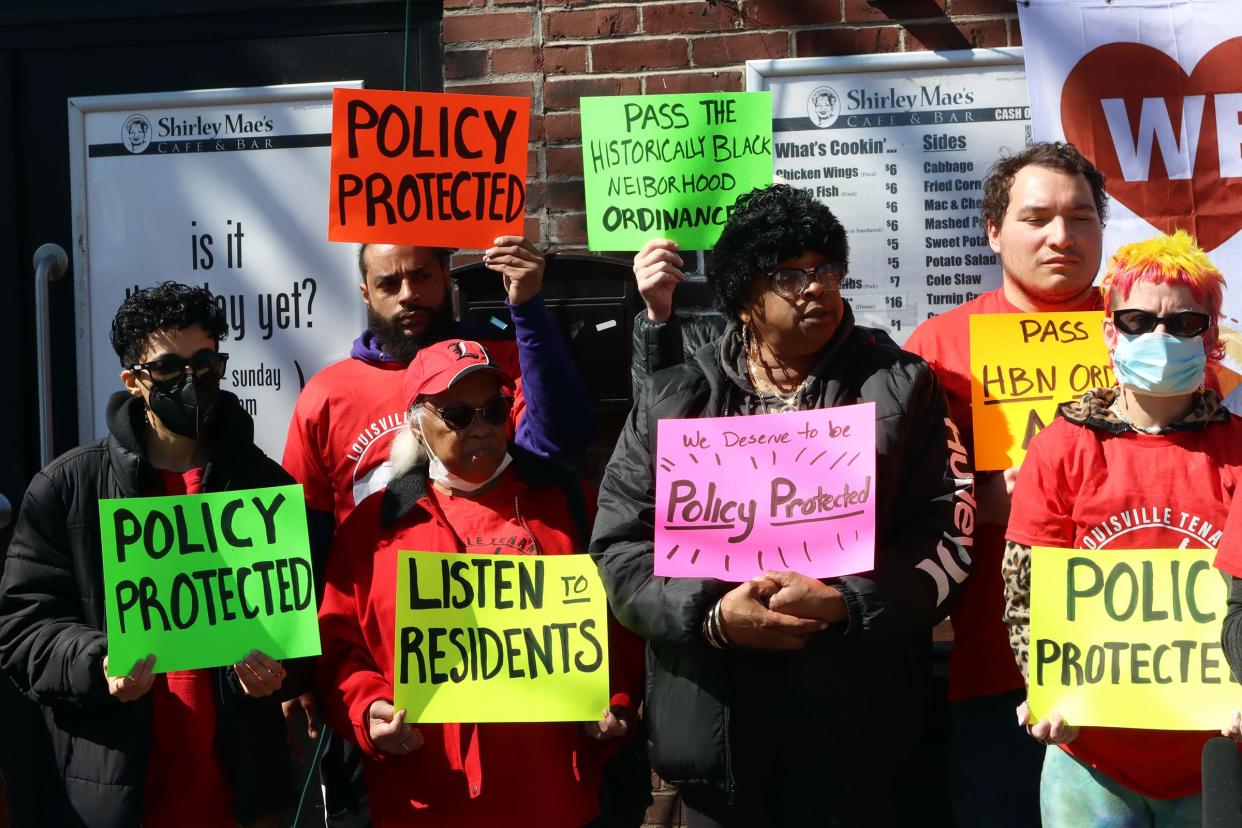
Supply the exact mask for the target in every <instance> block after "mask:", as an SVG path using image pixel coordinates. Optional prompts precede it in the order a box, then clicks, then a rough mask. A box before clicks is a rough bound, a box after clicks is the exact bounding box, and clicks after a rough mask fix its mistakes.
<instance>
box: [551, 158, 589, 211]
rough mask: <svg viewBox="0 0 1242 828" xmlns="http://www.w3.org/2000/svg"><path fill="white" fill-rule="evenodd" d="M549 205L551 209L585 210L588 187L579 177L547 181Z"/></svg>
mask: <svg viewBox="0 0 1242 828" xmlns="http://www.w3.org/2000/svg"><path fill="white" fill-rule="evenodd" d="M579 152H581V150H579ZM547 205H548V209H549V210H555V211H557V212H565V211H568V210H585V209H586V189H585V188H584V186H583V182H582V181H580V180H577V179H574V180H572V181H549V182H548V183H547Z"/></svg>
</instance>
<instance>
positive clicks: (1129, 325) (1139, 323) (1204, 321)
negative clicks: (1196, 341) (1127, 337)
mask: <svg viewBox="0 0 1242 828" xmlns="http://www.w3.org/2000/svg"><path fill="white" fill-rule="evenodd" d="M1161 323H1164V330H1165V331H1166V332H1167V333H1169V334H1172V335H1173V336H1178V337H1182V338H1183V339H1190V338H1191V337H1196V336H1200V335H1201V334H1203V333H1204V332H1205V331H1206V330H1207V329H1208V328H1210V327H1211V326H1212V317H1210V316H1208V315H1207V314H1206V313H1199V312H1198V311H1178V312H1177V313H1171V314H1169V315H1168V316H1156V315H1155V314H1154V313H1151V312H1149V311H1145V310H1138V309H1137V308H1124V309H1122V310H1115V311H1113V324H1114V325H1116V326H1117V330H1119V331H1121V332H1122V333H1124V334H1131V335H1134V334H1145V333H1151V332H1152V331H1154V330H1155V329H1156V326H1157V325H1159V324H1161Z"/></svg>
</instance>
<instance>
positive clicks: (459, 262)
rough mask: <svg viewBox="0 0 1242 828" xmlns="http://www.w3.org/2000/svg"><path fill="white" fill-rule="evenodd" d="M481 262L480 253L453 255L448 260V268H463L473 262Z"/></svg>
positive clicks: (481, 256) (481, 255)
mask: <svg viewBox="0 0 1242 828" xmlns="http://www.w3.org/2000/svg"><path fill="white" fill-rule="evenodd" d="M481 261H483V254H482V253H454V254H453V257H452V259H450V260H449V266H450V267H465V266H466V265H469V264H474V263H475V262H481Z"/></svg>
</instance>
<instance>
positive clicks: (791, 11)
mask: <svg viewBox="0 0 1242 828" xmlns="http://www.w3.org/2000/svg"><path fill="white" fill-rule="evenodd" d="M857 1H858V2H866V0H857ZM846 2H847V3H849V2H851V0H846ZM742 20H743V22H745V24H746V26H747V28H751V29H780V28H786V27H788V26H822V25H823V24H825V23H840V22H841V0H801V2H797V3H791V2H789V0H746V2H745V4H744V5H743V6H742Z"/></svg>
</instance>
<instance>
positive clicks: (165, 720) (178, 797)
mask: <svg viewBox="0 0 1242 828" xmlns="http://www.w3.org/2000/svg"><path fill="white" fill-rule="evenodd" d="M159 472H160V478H161V480H162V481H163V483H164V492H163V494H165V495H181V494H199V493H200V492H201V491H202V483H203V470H202V469H190V470H189V471H187V472H186V473H185V474H184V475H180V474H177V473H176V472H170V471H165V470H164V469H160V470H159ZM142 810H143V814H142V817H143V818H142V822H143V824H144V825H179V826H190V827H191V828H234V826H236V825H237V817H236V816H235V815H234V813H233V790H232V788H231V787H230V786H229V783H228V779H227V778H226V777H225V775H224V763H223V761H222V760H221V757H220V749H219V745H217V744H216V700H215V689H214V688H213V687H212V683H211V671H210V670H176V671H173V672H169V673H162V674H160V675H157V676H156V677H155V682H154V683H153V684H152V685H151V756H150V759H149V760H148V763H147V783H146V789H145V791H144V793H143V801H142Z"/></svg>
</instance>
